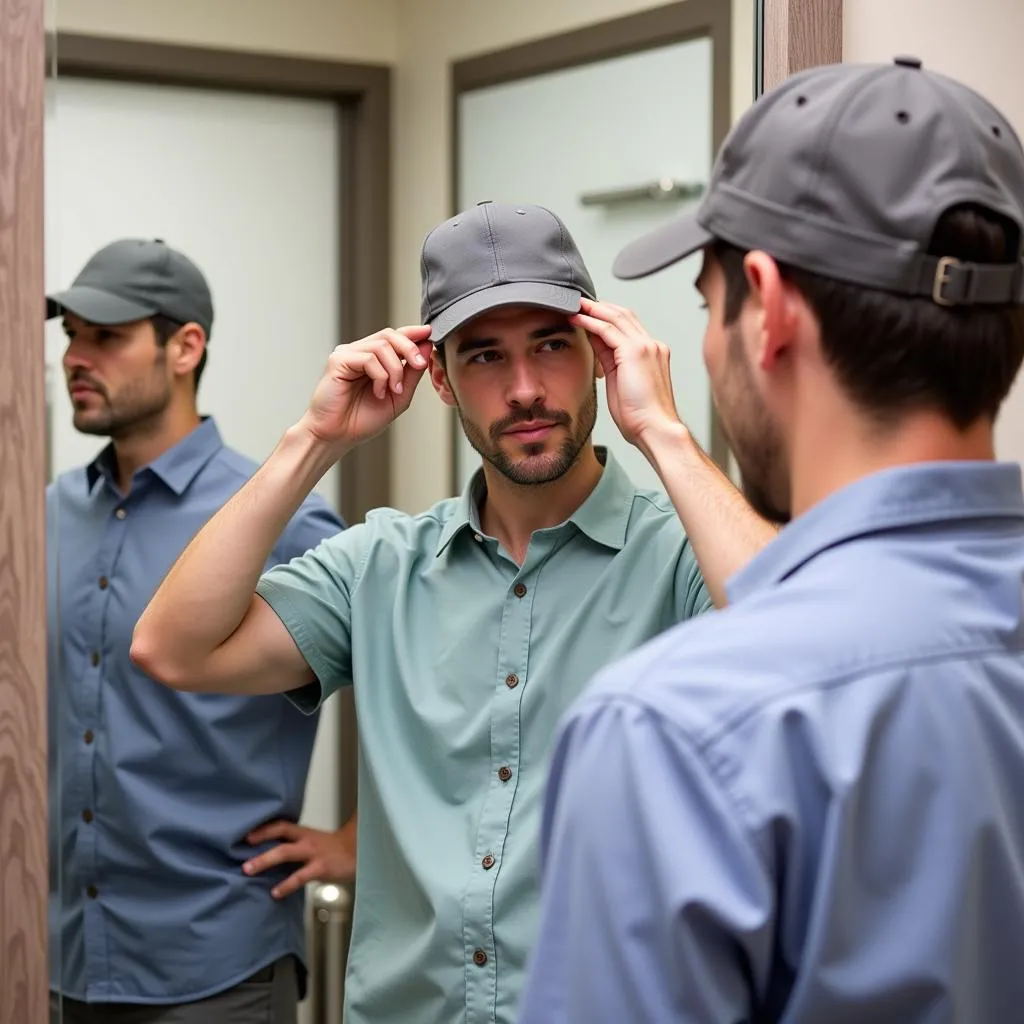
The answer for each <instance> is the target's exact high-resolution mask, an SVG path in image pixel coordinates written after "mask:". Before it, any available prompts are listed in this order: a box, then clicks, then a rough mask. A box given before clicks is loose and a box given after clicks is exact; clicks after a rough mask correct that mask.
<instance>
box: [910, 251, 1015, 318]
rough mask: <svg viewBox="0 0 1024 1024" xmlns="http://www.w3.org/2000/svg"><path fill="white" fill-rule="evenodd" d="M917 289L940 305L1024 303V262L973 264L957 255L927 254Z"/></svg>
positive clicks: (922, 264) (923, 261)
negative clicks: (959, 258) (958, 257)
mask: <svg viewBox="0 0 1024 1024" xmlns="http://www.w3.org/2000/svg"><path fill="white" fill-rule="evenodd" d="M919 267H920V275H919V279H918V286H917V288H916V289H915V291H916V292H917V294H919V295H928V296H930V297H931V300H932V302H934V303H935V304H936V305H939V306H1005V305H1024V261H1021V260H1018V261H1017V262H1016V263H969V262H966V261H963V260H958V259H956V258H955V257H953V256H941V257H935V256H924V257H922V258H921V259H920V262H919Z"/></svg>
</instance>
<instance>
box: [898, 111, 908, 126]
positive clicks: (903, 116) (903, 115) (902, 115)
mask: <svg viewBox="0 0 1024 1024" xmlns="http://www.w3.org/2000/svg"><path fill="white" fill-rule="evenodd" d="M896 120H897V121H899V123H900V124H908V123H909V122H910V115H909V114H908V113H907V112H906V111H905V110H897V111H896Z"/></svg>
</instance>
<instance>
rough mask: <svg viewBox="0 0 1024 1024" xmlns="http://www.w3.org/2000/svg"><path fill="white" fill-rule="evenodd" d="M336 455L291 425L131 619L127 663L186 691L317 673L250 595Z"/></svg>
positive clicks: (236, 688) (288, 681) (268, 688)
mask: <svg viewBox="0 0 1024 1024" xmlns="http://www.w3.org/2000/svg"><path fill="white" fill-rule="evenodd" d="M340 454H341V453H340V452H339V451H338V450H337V449H332V448H331V447H330V446H328V445H325V444H324V443H323V442H321V441H318V440H317V439H316V438H315V437H314V436H313V435H311V434H310V433H309V432H308V430H305V429H304V428H303V427H302V426H296V427H292V428H291V429H290V430H289V431H288V432H287V433H286V434H285V436H284V438H283V439H282V440H281V442H280V444H279V445H278V446H277V448H276V449H275V451H274V453H273V454H272V455H271V456H270V458H269V459H267V461H266V462H265V463H264V464H263V465H262V466H261V467H260V469H259V470H257V472H256V473H255V475H254V476H253V477H252V479H251V480H249V481H248V483H246V485H245V486H244V487H243V488H242V489H241V490H240V491H238V493H237V494H235V496H234V497H233V498H232V499H231V500H230V501H229V502H228V503H227V504H226V505H225V506H224V507H223V508H222V509H221V510H220V511H219V512H218V513H217V514H216V515H215V516H213V518H212V519H210V521H209V522H208V523H207V524H206V525H205V526H204V527H203V529H202V530H200V531H199V533H198V534H197V535H196V536H195V538H194V539H193V540H192V542H191V543H190V544H189V545H188V547H187V548H186V549H185V551H184V552H183V553H182V555H181V557H180V558H179V559H178V561H177V562H176V563H175V564H174V567H173V568H172V569H171V571H170V572H169V573H168V575H167V577H166V579H165V580H164V581H163V583H162V584H161V585H160V587H159V589H158V590H157V592H156V594H155V595H154V597H153V599H152V601H151V602H150V603H149V606H148V607H147V608H146V610H145V611H144V612H143V613H142V616H141V617H140V619H139V621H138V622H137V623H136V625H135V633H134V635H133V638H132V649H131V657H132V660H133V661H134V662H135V663H136V664H137V665H138V666H139V667H140V668H141V669H142V670H143V671H144V672H146V674H147V675H149V676H152V677H153V678H154V679H158V680H159V681H160V682H162V683H165V684H167V685H168V686H171V687H174V688H175V689H183V690H198V691H206V692H216V693H248V694H262V693H275V692H283V691H286V690H291V689H295V688H297V687H299V686H302V685H304V684H306V683H309V682H311V681H312V679H313V673H312V671H311V670H310V668H309V665H308V664H306V660H305V659H304V658H303V657H302V654H301V653H300V652H299V649H298V647H297V646H296V645H295V642H294V640H292V637H291V634H290V633H289V632H288V630H287V629H285V627H284V624H283V623H282V622H281V620H280V619H279V618H278V617H277V615H276V614H275V613H274V612H273V610H272V609H271V608H270V607H269V606H268V605H267V604H266V603H265V602H264V601H263V600H262V599H261V598H259V597H257V596H256V595H255V593H254V591H255V589H256V584H257V582H258V581H259V577H260V574H261V573H262V571H263V567H264V565H265V564H266V561H267V558H268V557H269V555H270V552H271V551H272V550H273V548H274V545H275V544H276V543H277V539H278V537H280V535H281V533H282V531H283V530H284V528H285V526H286V525H287V523H288V521H289V519H291V517H292V516H293V515H294V514H295V512H296V510H297V509H298V508H299V506H300V505H301V504H302V502H303V501H304V500H305V499H306V497H307V496H308V495H309V492H310V491H311V490H312V489H313V487H314V485H315V484H316V483H317V481H319V479H320V478H321V477H322V476H323V474H324V473H325V472H327V470H328V469H329V468H330V466H331V465H333V463H334V462H335V461H336V460H337V458H338V457H339V455H340Z"/></svg>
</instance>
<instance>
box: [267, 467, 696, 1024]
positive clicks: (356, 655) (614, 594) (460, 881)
mask: <svg viewBox="0 0 1024 1024" xmlns="http://www.w3.org/2000/svg"><path fill="white" fill-rule="evenodd" d="M601 454H602V457H604V458H605V459H606V466H605V470H604V472H603V473H602V475H601V479H600V481H599V483H598V485H597V486H596V487H595V489H594V491H593V492H592V493H591V495H590V497H589V498H588V499H587V500H586V501H585V502H584V503H583V505H582V506H581V507H580V508H579V510H578V511H577V512H576V513H575V514H574V515H573V516H572V517H571V518H570V519H569V520H568V521H567V522H565V523H562V524H561V525H560V526H556V527H553V528H551V529H546V530H540V531H538V532H536V533H535V534H534V535H533V537H532V538H531V540H530V545H529V548H528V550H527V553H526V559H525V561H524V562H523V564H522V565H521V566H520V565H517V564H516V563H515V561H514V560H513V559H512V557H511V556H510V555H509V554H508V552H506V551H505V550H503V548H502V547H501V545H500V544H499V543H498V542H497V541H496V540H494V539H493V538H490V537H487V536H485V535H484V534H483V531H482V530H481V528H480V520H479V514H478V507H479V500H480V497H481V494H482V488H483V477H482V474H479V473H478V474H477V476H476V477H475V479H474V480H473V482H472V483H471V484H470V486H469V488H467V491H466V493H465V494H463V496H462V497H461V498H453V499H448V500H446V501H442V502H440V503H439V504H437V505H435V506H434V507H433V508H432V509H431V510H430V511H428V512H424V513H423V514H422V515H418V516H408V515H405V514H403V513H400V512H396V511H394V510H391V509H382V510H379V511H377V512H374V513H371V514H370V515H369V516H368V517H367V521H366V522H365V523H364V524H362V525H359V526H353V527H351V528H350V529H348V530H346V531H345V532H343V533H339V534H338V535H336V536H334V537H331V538H330V539H328V540H326V541H324V542H323V543H322V544H320V546H319V547H317V548H315V549H314V550H313V551H311V552H310V553H308V554H306V555H304V556H302V557H300V558H298V559H295V560H293V561H292V562H291V563H290V564H288V565H281V566H278V567H276V568H274V569H271V570H270V571H269V572H267V573H266V575H264V577H263V579H262V580H261V581H260V583H259V587H258V593H259V594H260V596H261V597H263V598H264V600H266V601H267V602H268V603H269V604H270V605H271V607H272V608H273V609H274V610H275V612H276V613H277V614H278V615H279V616H280V618H281V620H282V621H283V622H284V624H285V626H286V627H287V629H288V630H289V632H290V633H291V635H292V636H293V637H294V639H295V642H296V644H297V645H298V647H299V649H300V650H301V651H302V653H303V655H304V656H305V658H306V660H307V661H308V662H309V665H310V667H311V668H312V669H313V671H314V673H315V674H316V677H317V679H318V681H319V682H318V684H314V685H313V686H312V687H309V688H306V689H304V690H302V691H299V692H297V693H295V694H292V698H293V699H294V700H295V701H296V703H298V704H299V706H300V707H303V708H304V709H306V710H309V709H312V708H314V707H316V706H317V705H318V704H319V702H320V701H321V699H324V698H326V697H328V696H329V695H330V694H332V693H333V692H334V691H335V690H337V689H338V688H339V687H340V686H344V685H347V684H349V683H354V684H355V700H356V710H357V715H358V720H359V732H360V739H361V743H360V766H359V830H358V836H359V840H358V842H359V848H358V859H359V882H358V895H357V898H356V906H355V919H354V923H353V939H352V948H351V952H350V955H349V970H348V979H347V985H346V1002H347V1014H348V1016H347V1020H348V1022H349V1024H484V1022H491V1024H513V1022H514V1020H515V1011H516V1004H517V1002H518V998H519V994H520V991H521V989H522V984H523V978H524V969H525V966H526V960H527V957H528V955H529V952H530V948H531V946H532V944H533V941H534V936H535V930H536V925H537V911H538V893H539V870H538V869H539V860H538V833H539V824H540V822H539V817H540V811H541V798H542V793H543V788H544V783H545V778H546V774H547V768H548V756H549V750H550V746H551V743H552V737H553V733H554V729H555V725H556V723H557V721H558V719H559V718H560V717H561V715H562V713H563V712H564V711H565V710H566V708H567V707H568V705H569V704H570V703H571V702H572V701H573V699H574V698H575V697H577V696H578V695H579V693H580V692H581V690H582V689H583V688H584V686H585V685H586V683H587V681H588V680H589V679H590V677H591V676H592V675H593V674H594V673H595V672H597V671H598V670H599V669H600V668H602V667H603V666H605V665H607V663H608V662H610V661H612V660H613V659H615V658H618V657H619V656H620V655H622V654H624V653H626V652H627V651H629V650H632V649H633V648H636V647H638V646H639V645H640V644H642V643H644V641H646V640H647V639H649V638H650V637H652V636H654V635H655V634H657V633H659V632H661V631H663V630H664V629H666V628H667V627H669V626H671V625H672V624H674V623H676V622H679V621H680V620H682V619H686V618H689V617H691V616H693V615H697V614H699V613H701V612H703V611H705V610H706V609H708V608H710V607H711V599H710V597H709V596H708V592H707V589H706V587H705V585H704V581H703V579H702V578H701V575H700V571H699V569H698V568H697V564H696V561H695V559H694V556H693V552H692V549H691V548H690V545H689V543H688V542H687V540H686V537H685V535H684V532H683V528H682V525H681V523H680V521H679V518H678V516H677V515H676V512H675V509H674V508H673V507H672V505H671V503H670V502H669V500H668V499H667V498H666V497H665V496H664V495H661V494H659V493H657V492H653V491H641V490H637V489H636V488H635V487H634V486H633V485H632V483H631V482H630V480H629V478H628V477H627V476H626V474H625V473H624V472H623V470H622V469H621V467H619V466H618V465H617V464H616V463H615V461H614V458H613V457H612V456H611V455H606V454H605V453H604V452H602V453H601ZM604 895H605V894H601V893H595V894H594V898H595V899H601V898H604ZM623 909H624V910H625V908H623Z"/></svg>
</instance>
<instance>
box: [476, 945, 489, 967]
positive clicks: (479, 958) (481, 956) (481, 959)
mask: <svg viewBox="0 0 1024 1024" xmlns="http://www.w3.org/2000/svg"><path fill="white" fill-rule="evenodd" d="M473 963H475V964H476V965H477V967H483V966H484V965H485V964H486V963H487V954H486V953H485V952H484V951H483V950H482V949H478V950H477V951H476V952H475V953H474V954H473Z"/></svg>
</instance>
